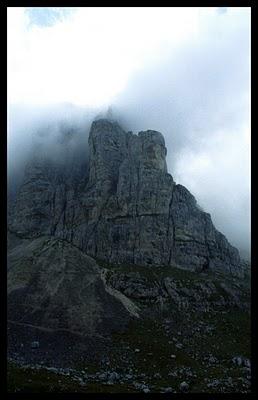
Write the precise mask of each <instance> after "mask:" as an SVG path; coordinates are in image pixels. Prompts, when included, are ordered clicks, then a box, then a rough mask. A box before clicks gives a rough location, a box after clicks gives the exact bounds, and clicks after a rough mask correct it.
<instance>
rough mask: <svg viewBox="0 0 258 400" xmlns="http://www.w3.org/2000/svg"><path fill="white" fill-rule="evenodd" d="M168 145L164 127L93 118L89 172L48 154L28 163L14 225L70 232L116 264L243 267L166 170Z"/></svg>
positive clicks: (32, 232)
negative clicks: (135, 129) (133, 129)
mask: <svg viewBox="0 0 258 400" xmlns="http://www.w3.org/2000/svg"><path fill="white" fill-rule="evenodd" d="M166 152H167V150H166V147H165V141H164V138H163V136H162V134H161V133H159V132H156V131H151V130H148V131H145V132H139V134H138V135H134V134H132V133H130V132H125V131H123V130H122V128H121V127H120V126H119V125H118V124H117V123H116V122H113V121H109V120H106V119H101V120H97V121H94V122H93V124H92V127H91V130H90V135H89V162H88V167H87V168H85V171H82V170H80V171H78V168H77V169H76V168H75V167H76V166H74V165H72V168H69V169H68V170H67V168H66V169H65V168H64V167H63V165H61V167H60V165H59V164H58V163H56V164H55V163H54V162H53V161H52V163H51V164H50V163H49V162H48V161H47V159H46V158H44V157H41V158H39V157H38V158H37V159H36V160H33V161H32V163H31V164H30V165H29V166H28V168H27V172H26V178H25V182H24V183H23V185H22V187H21V188H20V191H19V194H18V196H17V199H16V202H15V206H14V207H13V211H12V213H11V217H10V219H9V229H10V231H12V232H13V233H16V234H17V235H19V236H22V237H23V236H26V237H30V238H33V237H37V236H38V235H51V236H54V237H59V238H62V239H66V240H68V241H69V242H71V243H72V244H74V245H76V246H77V247H79V248H80V249H81V250H82V251H84V252H85V253H87V254H88V255H90V256H92V257H95V258H98V259H101V260H104V261H108V262H112V263H129V264H138V265H174V264H176V265H177V266H178V267H182V268H187V269H190V270H196V269H197V270H200V271H201V270H203V269H205V268H209V269H213V270H224V271H230V272H231V273H232V274H239V273H241V268H240V257H239V253H238V251H237V249H235V248H233V247H232V246H231V245H230V244H229V243H228V241H227V239H226V238H225V236H224V235H222V234H221V233H220V232H218V231H217V230H216V229H215V227H214V226H213V223H212V221H211V217H210V215H209V214H208V213H206V212H203V211H202V210H201V209H200V208H199V207H198V205H197V203H196V200H195V198H194V197H193V195H192V194H191V193H190V192H189V191H188V190H187V189H186V188H185V187H184V186H182V185H178V184H176V183H175V182H174V180H173V178H172V176H171V175H170V174H169V173H168V172H167V166H166ZM85 158H86V156H85Z"/></svg>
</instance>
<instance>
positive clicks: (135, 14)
mask: <svg viewBox="0 0 258 400" xmlns="http://www.w3.org/2000/svg"><path fill="white" fill-rule="evenodd" d="M59 17H60V14H59ZM59 17H57V18H54V23H53V20H51V18H50V20H51V21H52V22H51V24H50V25H49V24H46V23H45V25H49V26H42V23H38V24H35V18H34V23H33V24H32V20H31V19H32V17H31V15H30V13H28V11H27V12H26V10H25V9H23V8H10V9H8V100H9V104H12V105H13V107H14V105H15V104H16V105H17V106H16V112H13V113H12V116H10V118H9V121H10V124H11V125H12V129H9V137H10V138H11V137H12V138H14V137H15V134H14V132H18V131H19V135H18V136H19V137H20V139H19V140H20V141H19V140H18V139H17V140H12V143H14V145H13V146H9V147H10V148H11V149H13V150H11V153H10V151H9V154H14V149H15V148H16V153H17V143H20V144H22V143H23V144H24V143H25V142H26V143H27V144H28V146H29V144H30V143H31V140H30V139H28V138H29V134H28V131H29V129H28V127H29V126H31V125H30V124H31V120H32V119H33V118H34V117H33V115H34V114H35V113H38V112H39V111H37V110H42V107H43V108H44V107H46V105H47V109H48V112H45V114H44V113H43V114H44V115H45V117H46V119H47V118H48V117H47V115H48V114H49V113H50V114H51V111H50V110H51V109H52V110H55V111H53V113H52V114H53V118H54V114H55V113H56V115H57V114H58V115H59V116H58V117H57V119H58V118H59V120H60V119H62V115H66V112H67V111H65V110H66V108H65V107H63V106H60V105H59V106H57V105H56V104H59V103H64V102H69V103H72V104H75V105H76V106H77V107H75V108H74V110H75V109H78V110H80V111H78V112H77V111H74V117H75V116H76V115H77V117H78V116H79V115H81V116H82V115H83V112H84V111H83V110H84V109H85V115H86V114H87V113H86V108H87V107H89V106H91V107H94V106H97V107H104V108H105V107H107V106H108V105H109V104H112V107H113V112H114V116H115V117H116V118H117V119H118V120H119V121H120V122H121V124H122V125H123V126H124V127H125V129H127V130H133V131H134V132H138V131H140V130H146V129H156V130H158V131H161V132H162V133H163V134H164V136H165V139H166V145H167V148H168V156H167V163H168V169H169V172H170V173H171V174H172V175H173V177H174V179H175V180H176V182H177V183H181V184H183V185H185V186H186V187H188V188H189V189H190V190H191V191H192V193H193V194H194V195H195V196H196V198H197V200H198V202H199V204H200V205H201V206H202V207H203V208H204V209H205V210H206V211H207V212H210V213H211V215H212V218H213V221H214V223H215V226H216V227H217V228H218V229H220V230H221V231H222V232H223V233H225V234H226V235H227V237H228V238H229V240H230V241H231V242H232V244H234V245H236V246H237V247H238V248H240V249H242V250H244V251H245V252H249V247H250V8H247V7H246V8H245V7H242V8H237V7H233V8H212V7H210V8H197V7H195V8H172V7H170V8H169V7H167V8H165V7H162V8H159V7H154V8H152V7H147V8H144V7H139V8H134V7H129V8H127V7H122V8H121V7H109V8H105V7H100V8H95V7H90V8H87V7H86V8H83V9H80V8H78V9H77V8H74V9H73V10H72V12H71V13H70V14H67V15H66V16H65V17H61V18H59ZM19 104H20V106H18V105H19ZM21 104H22V108H21ZM32 105H33V106H32ZM40 105H41V106H40ZM19 108H20V109H22V110H23V111H22V113H21V114H23V117H24V118H20V119H19V118H16V115H18V114H17V112H18V111H17V110H18V109H19ZM30 110H34V111H33V112H31V111H30ZM57 110H59V111H58V112H57ZM91 117H92V114H91ZM51 118H52V117H51ZM43 119H44V118H43ZM21 120H23V122H21ZM75 120H76V118H74V119H73V121H75ZM15 121H16V122H15ZM19 121H20V122H19ZM26 121H27V122H26ZM38 121H39V119H38ZM80 121H85V123H86V119H84V120H83V118H82V117H80ZM14 124H15V127H14ZM26 124H27V128H26ZM21 126H23V127H24V129H20V127H21ZM25 136H26V139H25ZM15 143H16V144H15ZM25 147H26V146H25ZM23 148H24V146H23ZM12 152H13V153H12ZM13 157H14V156H11V155H10V158H12V159H13Z"/></svg>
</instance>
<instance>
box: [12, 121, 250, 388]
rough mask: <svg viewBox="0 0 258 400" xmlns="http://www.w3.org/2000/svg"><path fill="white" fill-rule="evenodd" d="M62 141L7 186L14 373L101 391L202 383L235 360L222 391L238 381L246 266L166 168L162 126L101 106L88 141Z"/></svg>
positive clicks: (245, 326)
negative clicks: (112, 114)
mask: <svg viewBox="0 0 258 400" xmlns="http://www.w3.org/2000/svg"><path fill="white" fill-rule="evenodd" d="M71 140H72V134H69V132H65V135H64V136H63V137H62V140H60V141H59V144H58V145H59V147H58V149H59V151H58V152H56V148H55V151H54V152H51V149H48V151H46V148H44V147H42V146H41V147H39V148H38V149H36V150H35V154H34V157H33V158H32V159H31V160H30V162H29V163H28V165H27V166H26V170H25V174H24V180H23V182H22V184H21V185H20V186H19V188H18V190H13V186H12V196H11V197H10V200H9V202H8V356H9V359H10V360H11V363H12V364H11V366H10V371H11V375H12V376H13V374H16V373H17V374H18V378H17V379H18V381H19V379H20V378H19V377H20V374H24V371H25V370H26V368H27V369H28V368H29V371H30V373H32V372H31V371H32V370H33V369H34V370H35V368H36V369H37V370H39V373H41V372H42V370H41V369H42V368H50V369H49V371H52V372H53V371H54V372H55V373H57V374H61V375H62V374H66V372H67V371H68V372H67V373H68V375H69V376H70V375H71V376H73V379H75V380H76V379H77V380H78V382H80V383H81V384H82V386H83V385H84V386H85V385H86V386H87V385H88V383H89V382H90V381H92V382H95V383H94V385H97V391H99V390H100V389H99V388H100V387H102V386H101V385H102V383H103V382H109V383H107V385H111V386H112V385H115V386H114V388H115V387H116V389H114V390H115V391H116V390H117V391H123V390H124V389H125V387H126V388H127V389H128V385H129V387H130V388H129V389H128V391H134V390H135V389H136V391H137V390H139V391H148V390H150V389H149V387H151V388H152V390H153V391H156V390H157V391H160V390H161V387H162V385H163V386H164V385H169V382H171V380H172V381H173V385H176V388H174V389H172V391H178V390H179V391H184V390H188V389H189V385H191V387H192V389H193V390H200V391H205V390H206V391H207V388H208V387H207V384H210V383H211V382H210V381H208V382H207V381H205V379H206V375H207V371H209V373H210V374H211V376H213V374H214V372H213V369H212V368H213V366H214V365H215V364H216V368H217V370H218V371H219V372H218V374H219V376H220V377H221V376H229V375H228V374H230V373H231V369H232V368H233V369H234V371H233V372H232V374H233V373H234V374H235V376H239V377H240V378H241V379H242V381H241V379H240V381H241V382H240V381H239V382H238V381H237V382H234V383H233V384H232V385H231V383H227V382H226V383H225V381H223V380H222V381H221V382H219V383H218V385H219V387H221V388H222V389H221V390H222V391H223V390H224V389H225V390H229V389H230V388H231V386H232V388H233V389H234V390H233V391H237V390H240V391H245V390H246V387H249V384H250V379H249V378H248V376H249V374H250V365H249V364H250V360H249V357H250V356H249V354H250V349H249V344H250V337H249V308H250V288H249V277H248V275H247V270H248V269H249V265H246V263H243V262H242V261H241V260H240V257H239V253H238V250H237V249H235V248H234V247H232V246H231V245H230V244H229V242H228V241H227V239H226V238H225V236H224V235H223V234H222V233H220V232H218V231H217V230H216V228H215V227H214V225H213V223H212V221H211V217H210V215H209V214H208V213H206V212H204V211H202V210H201V209H200V207H199V206H198V204H197V202H196V200H195V198H194V196H193V195H192V194H191V193H190V192H189V191H188V190H187V189H186V188H185V187H183V186H182V185H178V184H176V183H175V182H174V180H173V178H172V176H171V175H170V174H169V173H168V172H167V166H166V153H167V150H166V147H165V141H164V138H163V136H162V134H161V133H159V132H156V131H152V130H148V131H144V132H139V133H138V135H135V134H133V133H131V132H125V131H124V130H123V129H122V128H121V127H120V126H119V124H118V123H117V122H115V121H113V120H108V119H99V120H96V121H94V122H93V123H92V126H91V130H90V134H89V141H88V142H89V147H88V148H85V151H84V148H80V149H79V150H78V148H77V152H76V151H75V152H73V151H72V150H71V149H72V147H71V146H70V144H71ZM78 151H79V152H78ZM78 154H79V156H78ZM84 154H85V156H84ZM14 193H15V194H14ZM221 324H222V325H223V328H222V325H221ZM210 334H211V336H210ZM234 335H235V336H234ZM232 336H233V342H232ZM203 341H205V343H206V342H207V346H206V345H205V347H203ZM232 343H233V345H232ZM206 347H207V348H206ZM138 353H139V354H138ZM159 355H160V357H159ZM172 355H173V357H172ZM207 357H208V359H209V360H208V361H207ZM234 357H235V358H234ZM237 357H240V358H239V360H240V361H239V360H238V361H233V364H232V359H234V360H236V359H237ZM175 359H176V361H175ZM213 359H214V360H215V361H214V363H215V364H214V363H213V361H211V360H213ZM144 360H145V361H144ZM171 360H172V362H173V365H171ZM216 360H217V361H216ZM13 363H14V364H13ZM218 363H219V364H218ZM248 363H249V364H248ZM231 364H232V365H233V367H232V365H231ZM238 364H239V365H238ZM17 365H18V366H20V367H21V370H20V369H18V372H17V370H16V368H17ZM200 365H204V366H205V368H204V367H203V368H204V369H203V370H202V367H200ZM172 367H173V368H174V370H173V371H174V372H173V373H174V374H176V375H173V374H172V372H171V368H172ZM240 367H241V368H240ZM24 368H25V370H24ZM30 368H32V369H30ZM51 368H52V369H51ZM53 368H54V369H53ZM87 368H93V370H94V371H95V372H94V373H93V375H90V373H86V372H85V369H87ZM243 368H246V370H242V369H243ZM204 370H205V372H204ZM44 371H45V372H44V373H46V371H48V370H44ZM65 371H66V372H65ZM96 371H97V372H96ZM119 371H122V373H121V372H119ZM143 371H144V372H143ZM146 371H147V372H146ZM159 371H160V372H159ZM194 371H195V372H194ZM157 373H158V374H159V375H160V376H161V378H162V379H161V380H162V382H161V381H159V378H157V376H156V378H155V375H157ZM170 373H171V374H172V375H169V374H170ZM190 373H191V374H192V375H189V374H190ZM196 373H197V375H196ZM33 374H34V372H33ZM94 374H95V375H94ZM101 374H102V375H103V374H104V375H105V374H106V375H105V378H103V376H104V375H103V376H102V378H103V379H102V378H100V375H101ZM112 374H113V375H112ZM137 374H138V375H137ZM140 374H141V375H144V374H145V377H142V378H140ZM36 375H37V374H36ZM111 375H112V377H113V378H111ZM126 375H128V376H131V377H130V378H128V376H127V378H126ZM195 375H196V377H195ZM33 376H34V375H33ZM37 376H38V375H37ZM59 378H60V376H59V375H58V379H59ZM10 379H13V378H10ZM37 379H38V378H37ZM47 379H49V376H48V378H47ZM51 379H52V378H51ZM139 379H143V380H144V382H143V383H139ZM157 379H158V380H157ZM221 379H222V378H221ZM223 379H224V378H223ZM44 380H45V379H44ZM185 380H187V381H188V383H187V385H186V386H185V385H183V386H182V387H181V386H180V385H181V384H184V383H186V382H184V381H185ZM18 381H17V382H18ZM58 381H59V380H58ZM61 381H62V380H60V382H61ZM102 381H103V382H102ZM120 381H121V382H122V383H120ZM146 381H148V384H146ZM156 381H157V382H156ZM17 382H14V383H13V385H14V386H12V387H15V388H16V389H17ZM85 382H86V383H85ZM87 382H88V383H87ZM96 382H97V383H96ZM100 382H102V383H100ZM116 382H119V384H118V383H116ZM125 382H127V384H126V385H127V386H126V385H125ZM153 382H154V383H153ZM155 382H156V383H155ZM35 384H36V383H35ZM69 384H70V383H69ZM91 384H92V385H93V383H90V385H91ZM105 384H106V383H105ZM41 385H43V386H44V384H43V383H42V382H41ZM116 385H118V386H119V388H118V386H116ZM124 385H125V386H124ZM130 385H131V386H130ZM137 385H138V386H137ZM139 385H140V386H139ZM18 386H19V385H18ZM25 386H26V385H25ZM43 386H42V387H43ZM84 386H83V387H84ZM65 387H66V386H65ZM69 387H70V386H69ZM94 387H95V386H94ZM112 387H113V386H112ZM132 387H133V388H134V389H132ZM216 387H217V386H216V385H215V386H214V387H212V386H210V388H211V391H213V389H214V390H215V389H216ZM44 388H45V386H44ZM87 388H88V389H87V390H86V391H90V390H93V389H92V388H93V387H92V386H87ZM223 388H224V389H223ZM16 389H15V390H16ZM59 389H60V385H59ZM77 389H78V387H77ZM77 389H76V391H80V390H81V389H80V390H77ZM95 389H96V387H95ZM127 389H126V390H127ZM40 390H41V389H40ZM44 390H45V389H44ZM62 390H63V389H62ZM73 390H74V389H73ZM103 390H104V389H103ZM68 391H69V390H68ZM104 391H105V390H104Z"/></svg>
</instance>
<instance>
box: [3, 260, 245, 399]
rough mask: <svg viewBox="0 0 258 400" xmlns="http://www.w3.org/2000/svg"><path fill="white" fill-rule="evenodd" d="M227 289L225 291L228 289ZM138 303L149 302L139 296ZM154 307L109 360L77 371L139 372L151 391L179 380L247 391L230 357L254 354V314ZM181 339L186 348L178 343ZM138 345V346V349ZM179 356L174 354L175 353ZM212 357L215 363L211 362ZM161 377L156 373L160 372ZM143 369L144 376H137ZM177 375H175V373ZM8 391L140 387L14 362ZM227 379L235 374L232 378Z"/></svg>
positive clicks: (144, 271)
mask: <svg viewBox="0 0 258 400" xmlns="http://www.w3.org/2000/svg"><path fill="white" fill-rule="evenodd" d="M102 266H105V268H108V269H109V270H110V273H112V271H123V272H132V271H133V272H135V271H138V272H139V273H140V274H141V276H144V277H146V278H147V279H148V280H150V281H152V282H153V281H156V280H157V277H159V278H160V277H161V276H162V277H165V276H170V277H172V278H173V279H174V280H176V281H180V282H182V284H183V285H184V286H185V287H189V288H190V287H191V285H192V283H193V282H196V281H206V280H212V281H213V282H214V283H215V285H216V286H217V285H218V287H219V281H220V280H221V279H222V278H221V276H218V275H217V276H214V275H212V274H208V275H200V274H197V273H194V272H189V271H183V270H179V269H176V268H164V267H160V268H149V267H136V266H128V265H127V266H124V265H123V266H109V265H107V264H104V263H102ZM223 280H224V281H227V280H228V281H229V280H230V281H231V285H232V286H236V287H239V288H240V289H241V288H242V289H241V290H242V296H243V299H244V298H248V290H246V289H247V287H248V282H247V281H246V282H245V281H243V282H239V281H237V280H235V281H233V282H232V278H231V277H223ZM224 294H225V293H224ZM138 305H139V306H140V307H146V304H144V302H141V301H139V302H138ZM153 307H154V313H155V318H154V319H153V318H152V319H150V318H145V319H142V320H140V321H139V320H136V321H133V322H131V323H130V325H129V327H128V330H127V331H126V332H124V333H123V334H117V333H114V334H113V346H112V347H111V348H110V351H109V354H106V355H105V356H106V357H107V358H108V359H109V364H108V365H106V366H105V365H104V366H101V367H100V366H99V365H83V364H81V365H78V366H77V368H78V370H82V369H85V368H86V369H87V371H100V370H101V371H106V370H113V371H114V370H115V371H117V372H118V373H131V374H133V375H138V376H137V377H136V378H135V379H133V380H134V381H136V382H139V383H145V384H147V385H148V386H149V387H150V388H151V391H153V392H159V391H161V390H162V388H164V387H172V388H173V389H174V390H176V391H178V388H179V385H180V382H182V381H186V382H188V384H189V385H190V392H210V393H212V392H220V391H222V392H239V391H241V392H246V391H248V390H249V389H248V387H247V386H246V379H245V375H244V372H243V368H242V367H238V366H235V365H234V364H233V363H232V357H234V356H236V355H241V356H243V357H247V358H250V315H249V314H248V313H247V312H246V311H242V310H239V309H237V308H231V309H228V310H227V309H225V310H224V311H223V312H215V311H210V312H205V313H204V312H202V313H199V312H193V311H191V310H188V311H179V310H178V309H176V308H175V307H174V304H173V302H168V304H167V305H166V307H165V308H164V309H163V311H162V312H161V311H160V310H158V308H155V306H153ZM178 343H180V344H181V345H182V348H178V347H177V346H176V345H177V344H178ZM135 349H138V350H139V351H136V352H135ZM171 355H175V356H176V358H171ZM209 357H214V358H215V360H216V361H215V362H207V358H209ZM157 372H158V373H159V374H160V376H156V375H155V374H156V373H157ZM141 374H145V375H146V376H143V377H139V375H141ZM172 374H174V376H173V375H172ZM8 377H9V379H8V385H9V391H11V392H14V391H17V389H18V390H19V391H25V392H39V391H40V392H42V391H44V392H85V393H87V392H120V393H123V392H137V390H136V389H135V386H134V385H132V382H129V383H128V382H124V383H123V384H121V383H115V384H113V385H110V386H108V385H104V384H101V383H98V382H95V383H94V382H92V383H87V385H86V386H80V385H79V384H78V383H76V382H74V381H73V380H72V379H71V378H69V377H64V376H59V375H57V374H53V373H50V372H48V371H43V370H41V371H35V370H33V371H32V370H29V369H28V370H23V369H21V368H18V367H17V366H15V365H13V364H9V367H8ZM229 378H232V379H231V382H230V380H229V381H228V379H229ZM213 379H217V380H220V384H219V385H218V386H217V387H216V386H215V387H207V383H209V382H211V381H212V380H213Z"/></svg>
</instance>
